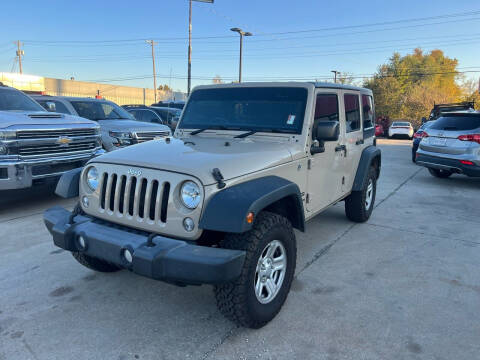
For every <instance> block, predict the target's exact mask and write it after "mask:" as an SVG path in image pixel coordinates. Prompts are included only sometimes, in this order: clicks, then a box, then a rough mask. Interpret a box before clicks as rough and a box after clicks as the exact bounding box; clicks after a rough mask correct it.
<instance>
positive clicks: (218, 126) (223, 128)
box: [190, 125, 238, 135]
mask: <svg viewBox="0 0 480 360" xmlns="http://www.w3.org/2000/svg"><path fill="white" fill-rule="evenodd" d="M205 130H238V128H230V127H227V126H222V125H214V126H207V127H205V128H203V129H197V130H193V131H192V132H190V135H197V134H200V133H201V132H204V131H205Z"/></svg>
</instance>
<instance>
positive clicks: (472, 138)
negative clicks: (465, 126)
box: [457, 134, 480, 144]
mask: <svg viewBox="0 0 480 360" xmlns="http://www.w3.org/2000/svg"><path fill="white" fill-rule="evenodd" d="M457 139H458V140H461V141H473V142H476V143H478V144H480V134H468V135H460V136H459V137H458V138H457Z"/></svg>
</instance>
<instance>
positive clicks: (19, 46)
mask: <svg viewBox="0 0 480 360" xmlns="http://www.w3.org/2000/svg"><path fill="white" fill-rule="evenodd" d="M16 45H17V59H18V68H19V71H20V74H23V68H22V56H23V55H25V51H23V50H22V49H21V46H22V43H20V40H17V42H16Z"/></svg>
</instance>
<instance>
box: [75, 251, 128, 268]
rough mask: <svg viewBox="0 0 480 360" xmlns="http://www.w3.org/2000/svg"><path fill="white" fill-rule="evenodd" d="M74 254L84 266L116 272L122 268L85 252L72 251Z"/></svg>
mask: <svg viewBox="0 0 480 360" xmlns="http://www.w3.org/2000/svg"><path fill="white" fill-rule="evenodd" d="M72 255H73V257H74V258H75V260H77V261H78V262H79V263H80V264H82V265H83V266H85V267H87V268H89V269H92V270H95V271H99V272H115V271H118V270H120V269H121V268H120V267H118V266H116V265H114V264H112V263H109V262H107V261H104V260H100V259H97V258H94V257H91V256H88V255H85V254H84V253H81V252H77V251H72Z"/></svg>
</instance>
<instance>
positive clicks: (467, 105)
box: [422, 101, 475, 121]
mask: <svg viewBox="0 0 480 360" xmlns="http://www.w3.org/2000/svg"><path fill="white" fill-rule="evenodd" d="M473 109H475V101H464V102H458V103H451V104H434V105H433V109H432V111H431V112H430V116H429V118H428V120H429V121H431V120H436V119H438V118H439V117H440V116H442V115H443V114H446V113H449V112H458V111H466V110H473ZM425 120H426V119H425ZM422 121H423V119H422Z"/></svg>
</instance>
